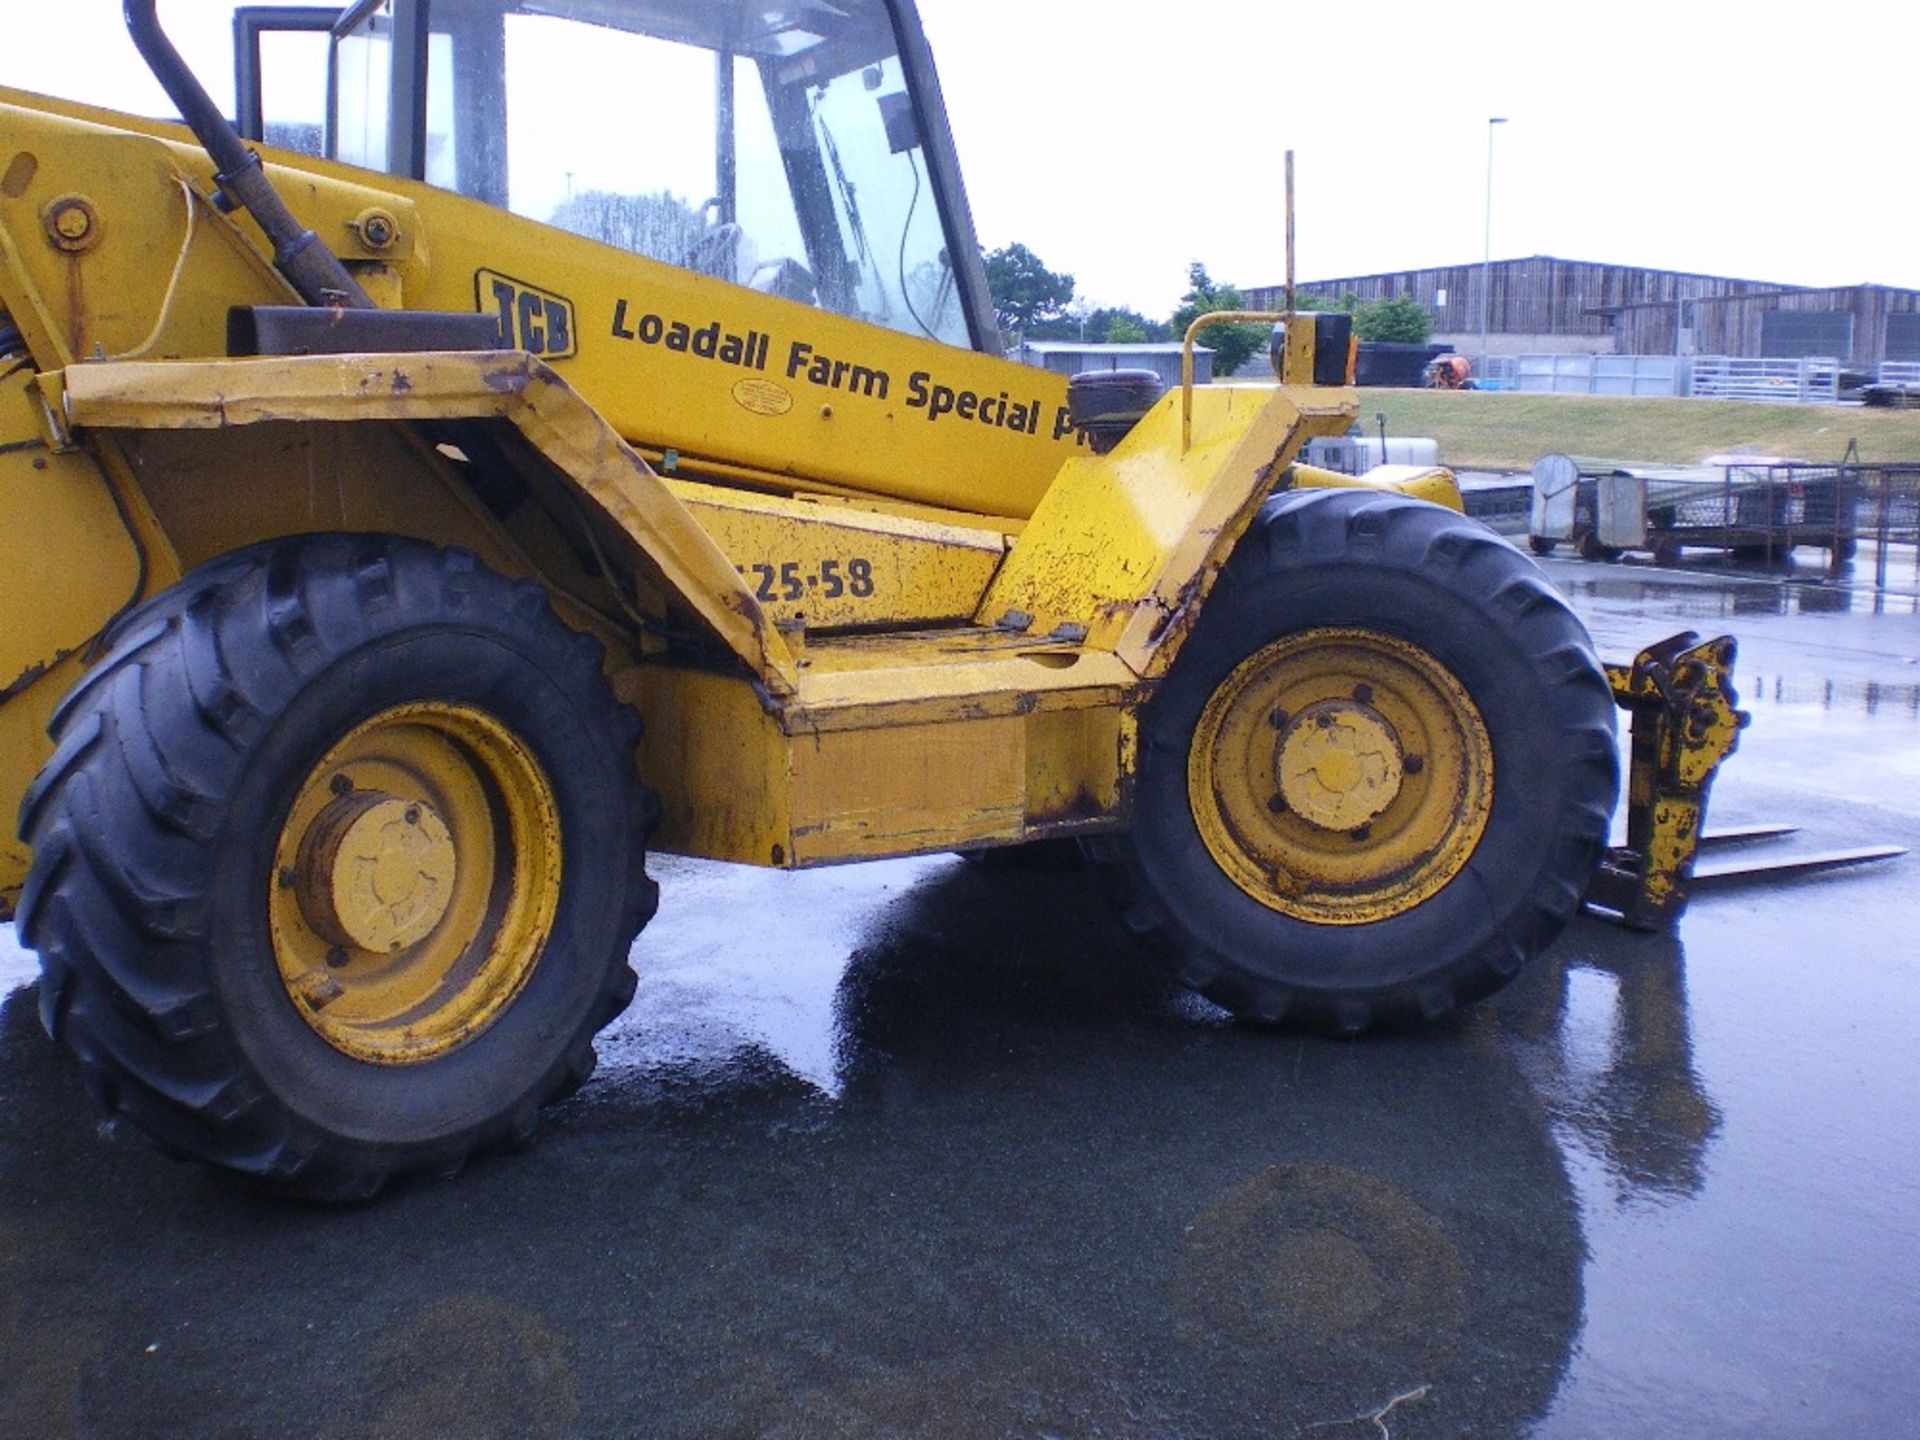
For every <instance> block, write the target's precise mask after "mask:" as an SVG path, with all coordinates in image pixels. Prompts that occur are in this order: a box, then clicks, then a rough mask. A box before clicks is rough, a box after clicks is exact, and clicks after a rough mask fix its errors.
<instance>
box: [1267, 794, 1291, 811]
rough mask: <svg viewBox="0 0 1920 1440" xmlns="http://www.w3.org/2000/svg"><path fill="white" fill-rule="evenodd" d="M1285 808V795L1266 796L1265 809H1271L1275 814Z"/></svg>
mask: <svg viewBox="0 0 1920 1440" xmlns="http://www.w3.org/2000/svg"><path fill="white" fill-rule="evenodd" d="M1286 808H1287V797H1286V796H1284V795H1269V796H1268V797H1267V809H1269V810H1271V811H1272V812H1273V813H1274V814H1276V815H1278V814H1281V813H1282V812H1283V811H1285V810H1286Z"/></svg>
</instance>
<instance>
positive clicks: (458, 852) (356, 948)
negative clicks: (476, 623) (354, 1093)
mask: <svg viewBox="0 0 1920 1440" xmlns="http://www.w3.org/2000/svg"><path fill="white" fill-rule="evenodd" d="M559 893H560V828H559V815H558V808H557V801H556V798H555V794H554V791H553V787H552V786H551V785H550V784H549V783H548V781H547V778H546V776H545V775H544V773H543V772H542V771H541V769H540V766H539V765H538V763H537V762H536V761H535V760H534V758H533V756H532V754H531V752H530V751H529V750H528V749H527V747H526V746H525V745H524V744H522V743H521V741H520V740H519V739H518V738H517V737H516V736H515V735H514V734H513V733H512V732H511V731H509V730H508V729H507V728H506V727H505V726H504V725H502V724H501V723H500V722H499V721H497V720H496V719H494V718H493V717H491V716H490V715H487V714H486V713H484V712H482V711H480V710H477V709H474V708H473V707H470V706H466V705H460V704H454V703H449V702H440V701H415V702H411V703H408V704H403V705H398V706H395V707H393V708H392V709H389V710H384V711H381V712H380V713H378V714H376V715H373V716H371V717H370V718H368V719H366V720H364V721H362V722H361V723H360V724H359V725H357V726H355V727H354V728H353V729H352V730H351V731H349V732H348V733H347V734H346V735H344V736H343V737H342V738H341V739H340V740H339V741H338V742H337V743H336V744H334V745H333V747H332V748H331V749H329V750H328V751H327V753H326V754H325V755H323V756H322V757H321V758H320V760H319V762H318V763H317V764H315V765H314V766H313V768H312V769H311V770H310V771H308V773H307V775H306V778H305V779H304V780H303V781H302V782H301V784H300V785H299V786H298V787H297V788H296V790H295V793H294V795H293V797H292V803H291V805H290V807H289V810H288V814H287V817H286V820H285V822H284V823H283V825H282V827H281V831H280V837H279V840H278V842H277V843H276V845H275V847H274V854H273V872H272V880H271V883H270V885H269V888H268V895H267V918H268V923H269V925H270V927H271V930H272V934H273V946H274V958H275V960H276V962H277V963H278V966H279V970H280V976H281V979H282V980H283V981H284V982H285V984H286V987H287V993H288V995H289V997H290V998H291V999H292V1000H293V1002H294V1003H295V1005H296V1006H297V1007H298V1009H299V1012H300V1014H301V1016H302V1018H304V1019H305V1020H306V1021H307V1023H308V1024H310V1025H311V1026H313V1028H314V1029H315V1030H316V1031H318V1032H319V1034H320V1035H321V1037H322V1038H323V1039H325V1040H326V1042H327V1043H328V1044H330V1045H332V1046H333V1047H334V1048H335V1049H337V1050H340V1051H342V1052H344V1053H345V1054H347V1055H350V1056H352V1057H353V1058H355V1059H357V1060H365V1061H369V1062H371V1063H373V1064H379V1065H409V1064H416V1063H419V1062H422V1061H426V1060H431V1059H433V1058H435V1057H436V1056H439V1055H444V1054H446V1053H447V1052H448V1051H450V1050H453V1049H455V1048H456V1047H458V1046H460V1045H463V1044H465V1043H466V1042H467V1041H468V1040H470V1039H472V1038H473V1037H474V1036H476V1035H478V1034H479V1033H480V1032H481V1031H483V1030H485V1029H486V1028H487V1026H488V1025H490V1024H491V1023H492V1022H493V1020H494V1019H495V1018H496V1017H498V1016H499V1015H500V1014H501V1013H502V1012H503V1011H504V1009H505V1008H506V1006H507V1005H508V1004H509V1003H510V1002H511V1001H512V1000H513V998H514V996H515V995H516V994H518V993H519V991H520V990H521V988H522V987H523V986H524V985H526V983H527V982H528V980H529V979H530V978H531V976H532V975H533V973H534V970H535V968H536V967H537V966H538V965H539V963H540V957H541V954H542V952H543V950H544V949H545V946H546V943H547V938H548V936H549V935H550V934H551V932H552V929H553V925H554V921H555V917H556V916H557V914H558V907H559Z"/></svg>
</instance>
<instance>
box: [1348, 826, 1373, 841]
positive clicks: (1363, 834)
mask: <svg viewBox="0 0 1920 1440" xmlns="http://www.w3.org/2000/svg"><path fill="white" fill-rule="evenodd" d="M1347 834H1348V835H1350V836H1351V837H1352V838H1353V839H1355V840H1367V839H1371V838H1372V836H1373V827H1372V826H1371V825H1362V826H1360V827H1359V828H1358V829H1354V830H1349V831H1348V832H1347Z"/></svg>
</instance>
